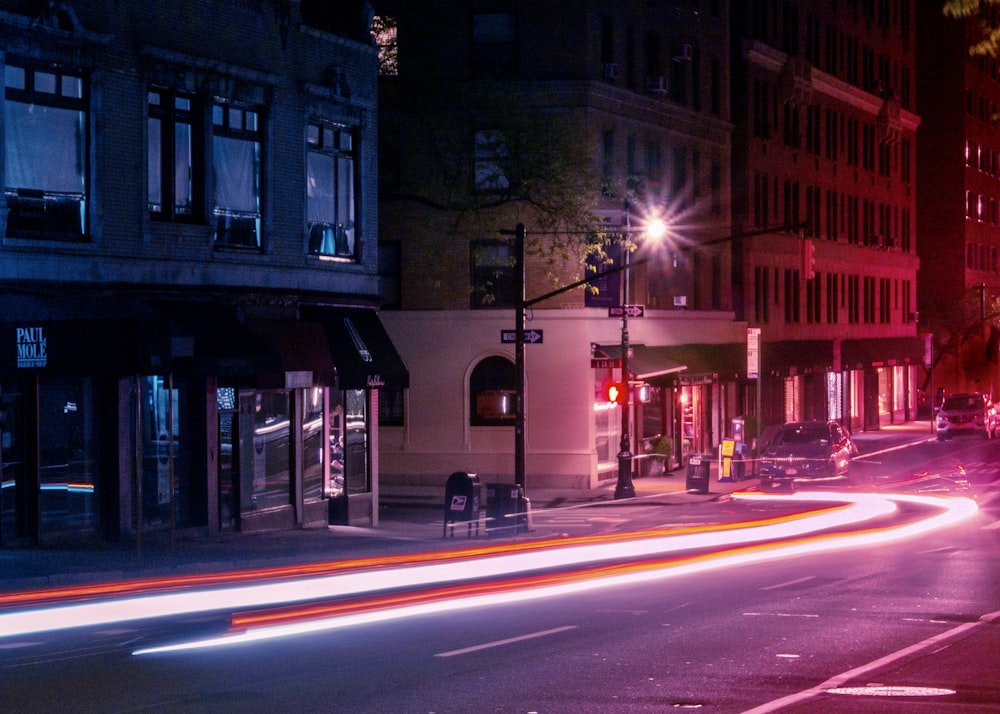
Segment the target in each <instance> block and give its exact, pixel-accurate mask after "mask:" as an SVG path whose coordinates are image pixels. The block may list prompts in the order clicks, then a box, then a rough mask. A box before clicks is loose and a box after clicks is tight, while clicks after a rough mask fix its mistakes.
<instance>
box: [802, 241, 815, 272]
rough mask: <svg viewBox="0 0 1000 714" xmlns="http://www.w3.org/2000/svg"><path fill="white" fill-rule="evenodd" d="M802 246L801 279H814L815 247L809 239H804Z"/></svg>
mask: <svg viewBox="0 0 1000 714" xmlns="http://www.w3.org/2000/svg"><path fill="white" fill-rule="evenodd" d="M801 246H802V279H803V280H812V279H813V278H815V277H816V246H815V245H814V244H813V242H812V240H811V239H809V238H804V239H803V240H802V243H801Z"/></svg>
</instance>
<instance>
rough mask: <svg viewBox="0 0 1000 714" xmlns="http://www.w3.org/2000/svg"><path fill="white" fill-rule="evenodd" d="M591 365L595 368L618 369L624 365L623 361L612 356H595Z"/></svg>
mask: <svg viewBox="0 0 1000 714" xmlns="http://www.w3.org/2000/svg"><path fill="white" fill-rule="evenodd" d="M590 366H591V367H593V368H594V369H617V368H618V367H621V366H622V361H621V360H620V359H614V358H611V357H595V358H594V359H592V360H590Z"/></svg>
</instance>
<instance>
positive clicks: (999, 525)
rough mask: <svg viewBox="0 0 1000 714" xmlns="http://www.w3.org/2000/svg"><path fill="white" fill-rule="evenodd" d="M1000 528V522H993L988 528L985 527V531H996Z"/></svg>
mask: <svg viewBox="0 0 1000 714" xmlns="http://www.w3.org/2000/svg"><path fill="white" fill-rule="evenodd" d="M998 528H1000V521H993V522H992V523H990V524H989V525H988V526H983V530H987V531H995V530H997V529H998Z"/></svg>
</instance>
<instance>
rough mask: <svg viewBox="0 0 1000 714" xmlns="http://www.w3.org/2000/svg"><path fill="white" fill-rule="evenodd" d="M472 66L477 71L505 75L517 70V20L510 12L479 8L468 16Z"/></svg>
mask: <svg viewBox="0 0 1000 714" xmlns="http://www.w3.org/2000/svg"><path fill="white" fill-rule="evenodd" d="M472 66H473V69H474V70H475V71H476V72H477V73H480V74H493V75H508V74H512V73H514V72H516V71H517V22H516V18H515V16H514V14H513V13H510V12H480V13H476V14H474V15H473V16H472Z"/></svg>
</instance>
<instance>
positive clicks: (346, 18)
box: [0, 0, 409, 547]
mask: <svg viewBox="0 0 1000 714" xmlns="http://www.w3.org/2000/svg"><path fill="white" fill-rule="evenodd" d="M362 4H363V3H357V8H353V9H354V10H356V12H347V10H345V13H344V14H342V15H337V16H336V17H326V14H325V13H318V12H315V11H314V7H313V6H314V5H315V3H310V2H301V3H298V2H292V3H277V4H276V8H277V9H276V8H275V7H271V6H270V5H268V7H267V9H266V10H264V9H259V8H254V7H251V5H247V4H234V3H228V2H211V1H204V0H203V1H196V0H190V1H185V2H179V3H171V4H169V5H163V4H157V3H152V2H136V3H129V4H127V5H126V4H121V3H118V2H112V1H111V0H107V1H101V0H98V1H96V2H86V3H84V2H60V3H49V4H48V5H46V4H45V3H23V2H0V43H2V45H3V48H4V52H3V55H2V59H0V63H2V65H3V66H2V75H3V76H4V79H5V87H4V93H3V109H2V113H0V116H2V118H3V121H2V123H0V142H2V143H3V147H4V157H5V160H4V162H3V164H2V166H0V176H2V180H3V184H2V185H3V187H4V198H3V200H2V205H0V230H2V238H0V266H2V268H0V276H2V280H0V284H2V289H0V467H2V478H0V547H21V546H55V545H63V544H73V545H84V546H86V545H88V544H89V545H96V544H101V543H107V542H116V541H123V542H129V541H136V542H138V541H140V540H142V539H152V538H155V537H159V536H163V535H165V534H169V535H170V537H185V538H186V537H203V536H206V535H211V534H216V533H220V532H226V531H231V532H248V531H256V530H274V529H292V528H303V527H310V526H325V525H327V524H329V523H351V524H355V525H374V524H377V523H378V502H377V500H378V443H379V440H378V427H379V420H380V417H379V415H380V413H385V414H390V415H391V414H392V413H393V412H394V411H396V410H398V409H399V408H400V407H399V403H400V402H401V400H402V396H401V395H402V393H403V392H404V390H405V389H406V388H407V387H408V385H409V374H408V371H407V369H406V367H405V365H404V364H403V363H402V361H401V360H400V357H399V355H398V353H397V352H396V350H395V348H394V346H393V344H392V342H391V341H390V340H389V338H388V336H387V334H386V332H385V330H384V329H383V327H382V323H381V320H380V318H379V314H378V308H379V305H380V287H379V276H378V241H377V239H376V233H377V203H376V196H375V193H376V191H375V183H376V178H375V170H376V161H375V158H374V156H375V152H374V147H375V145H376V134H377V120H376V106H377V102H376V91H375V76H376V72H377V61H376V50H375V49H374V48H373V46H372V42H371V35H370V33H369V28H368V26H367V24H366V21H365V19H364V17H365V16H364V13H363V12H362V11H361V6H362ZM343 5H345V6H346V5H350V3H344V4H343ZM223 7H224V9H225V13H222V12H220V9H222V8H223ZM347 9H348V10H349V9H351V8H347ZM223 14H224V16H225V23H226V27H225V32H222V31H221V30H222V28H221V27H220V19H219V18H220V17H222V16H223ZM164 28H170V31H169V32H164V31H163V30H164Z"/></svg>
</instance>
